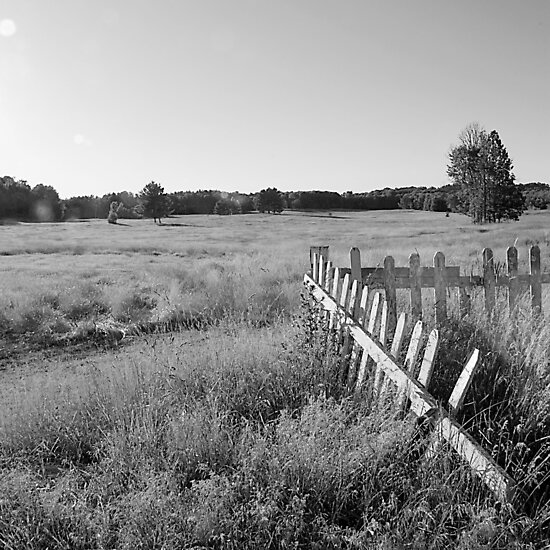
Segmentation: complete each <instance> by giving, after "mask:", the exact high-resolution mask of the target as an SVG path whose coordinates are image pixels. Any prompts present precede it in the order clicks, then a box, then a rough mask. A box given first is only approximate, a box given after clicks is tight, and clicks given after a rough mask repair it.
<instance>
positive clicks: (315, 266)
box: [311, 252, 319, 282]
mask: <svg viewBox="0 0 550 550" xmlns="http://www.w3.org/2000/svg"><path fill="white" fill-rule="evenodd" d="M311 278H312V279H313V280H314V281H315V282H318V281H319V254H317V252H314V253H313V263H312V265H311Z"/></svg>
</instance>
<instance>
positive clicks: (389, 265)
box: [384, 256, 397, 334]
mask: <svg viewBox="0 0 550 550" xmlns="http://www.w3.org/2000/svg"><path fill="white" fill-rule="evenodd" d="M384 290H385V292H386V303H387V304H388V332H390V334H393V332H394V331H395V325H396V323H397V294H396V292H395V260H394V259H393V257H392V256H386V257H385V258H384Z"/></svg>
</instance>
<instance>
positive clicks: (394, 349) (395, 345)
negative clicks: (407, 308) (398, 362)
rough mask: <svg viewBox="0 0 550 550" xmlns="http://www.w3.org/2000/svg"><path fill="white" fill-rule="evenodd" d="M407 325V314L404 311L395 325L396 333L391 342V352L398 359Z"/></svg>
mask: <svg viewBox="0 0 550 550" xmlns="http://www.w3.org/2000/svg"><path fill="white" fill-rule="evenodd" d="M406 326H407V314H406V313H402V314H401V315H400V316H399V318H398V319H397V325H396V326H395V335H394V337H393V342H392V344H391V354H392V355H393V356H394V357H395V358H396V359H397V358H398V357H399V353H400V352H401V345H402V344H403V337H404V336H405V327H406Z"/></svg>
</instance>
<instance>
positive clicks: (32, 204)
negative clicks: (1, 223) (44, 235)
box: [0, 176, 64, 222]
mask: <svg viewBox="0 0 550 550" xmlns="http://www.w3.org/2000/svg"><path fill="white" fill-rule="evenodd" d="M63 213H64V212H63V205H62V202H61V200H60V199H59V195H58V194H57V191H56V190H55V189H54V188H53V187H50V186H49V185H42V184H41V183H39V184H38V185H35V186H34V187H32V188H31V186H30V185H28V184H27V182H26V181H24V180H19V181H15V180H14V179H13V178H11V177H9V176H5V177H3V178H0V219H8V220H9V219H13V220H24V221H41V222H43V221H50V222H51V221H59V220H61V219H63Z"/></svg>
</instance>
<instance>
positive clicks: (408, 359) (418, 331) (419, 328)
mask: <svg viewBox="0 0 550 550" xmlns="http://www.w3.org/2000/svg"><path fill="white" fill-rule="evenodd" d="M423 329H424V327H423V325H422V321H417V322H416V324H415V325H414V328H413V331H412V334H411V339H410V341H409V347H408V349H407V354H406V355H405V361H404V363H403V367H404V368H405V370H406V371H407V372H408V373H409V374H410V375H411V376H414V367H415V365H416V361H417V359H418V354H419V353H420V344H421V342H422V332H423ZM405 402H406V395H405V392H404V391H403V390H401V391H400V392H399V397H398V399H397V409H398V410H402V409H403V408H404V405H405Z"/></svg>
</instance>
